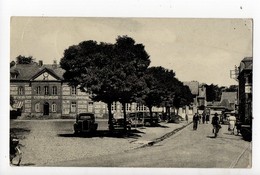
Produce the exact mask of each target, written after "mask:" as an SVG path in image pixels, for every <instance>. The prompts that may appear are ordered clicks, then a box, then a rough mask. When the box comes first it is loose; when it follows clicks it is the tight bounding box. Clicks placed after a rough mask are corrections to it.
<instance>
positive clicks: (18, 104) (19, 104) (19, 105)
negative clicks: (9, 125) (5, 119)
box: [13, 101, 23, 109]
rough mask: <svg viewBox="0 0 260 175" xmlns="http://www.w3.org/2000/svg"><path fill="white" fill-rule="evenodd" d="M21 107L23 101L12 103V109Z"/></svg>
mask: <svg viewBox="0 0 260 175" xmlns="http://www.w3.org/2000/svg"><path fill="white" fill-rule="evenodd" d="M22 107H23V101H17V102H16V103H15V104H14V105H13V108H14V109H21V108H22Z"/></svg>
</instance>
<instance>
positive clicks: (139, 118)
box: [128, 112, 161, 126]
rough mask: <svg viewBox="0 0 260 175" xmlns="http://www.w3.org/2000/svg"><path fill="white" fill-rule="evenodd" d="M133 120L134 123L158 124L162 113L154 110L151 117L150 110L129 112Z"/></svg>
mask: <svg viewBox="0 0 260 175" xmlns="http://www.w3.org/2000/svg"><path fill="white" fill-rule="evenodd" d="M128 115H129V117H130V118H131V120H132V125H136V126H137V125H142V126H143V125H144V126H156V125H158V123H160V121H161V119H160V113H158V112H153V113H152V117H150V113H149V112H133V113H129V114H128Z"/></svg>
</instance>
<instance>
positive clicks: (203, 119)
mask: <svg viewBox="0 0 260 175" xmlns="http://www.w3.org/2000/svg"><path fill="white" fill-rule="evenodd" d="M205 120H206V116H205V113H203V114H202V123H203V124H205Z"/></svg>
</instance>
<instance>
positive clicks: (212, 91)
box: [205, 84, 223, 101]
mask: <svg viewBox="0 0 260 175" xmlns="http://www.w3.org/2000/svg"><path fill="white" fill-rule="evenodd" d="M205 87H206V97H207V101H219V100H220V98H221V92H222V89H223V88H222V87H219V86H218V85H214V84H211V85H205Z"/></svg>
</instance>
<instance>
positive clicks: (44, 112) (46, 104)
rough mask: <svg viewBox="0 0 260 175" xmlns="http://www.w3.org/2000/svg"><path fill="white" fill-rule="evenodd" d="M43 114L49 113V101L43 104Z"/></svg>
mask: <svg viewBox="0 0 260 175" xmlns="http://www.w3.org/2000/svg"><path fill="white" fill-rule="evenodd" d="M43 115H49V103H47V102H46V103H44V105H43Z"/></svg>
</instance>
